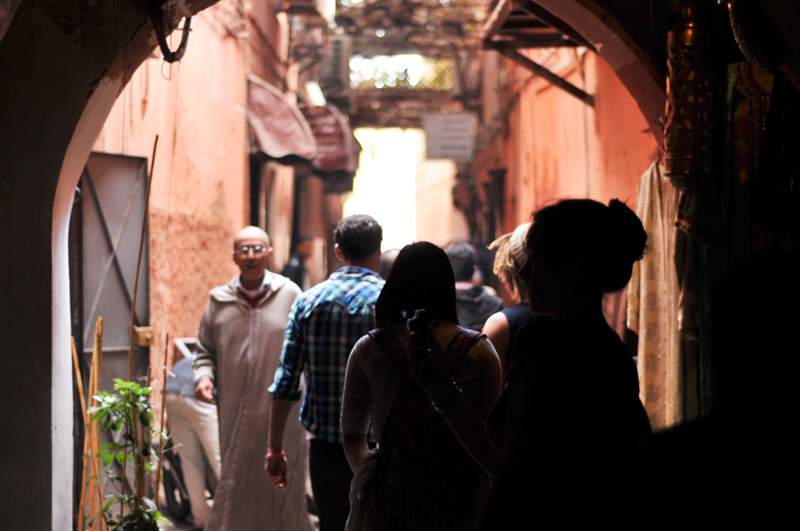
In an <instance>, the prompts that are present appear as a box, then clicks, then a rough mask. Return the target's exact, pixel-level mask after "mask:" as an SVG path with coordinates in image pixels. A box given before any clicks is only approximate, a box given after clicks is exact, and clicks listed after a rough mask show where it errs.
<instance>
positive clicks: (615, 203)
mask: <svg viewBox="0 0 800 531" xmlns="http://www.w3.org/2000/svg"><path fill="white" fill-rule="evenodd" d="M608 213H609V216H610V218H611V219H610V221H611V225H612V227H614V229H615V231H616V232H617V234H619V236H620V238H619V239H618V240H617V241H618V242H619V243H620V245H619V249H618V252H619V253H620V258H621V259H624V260H626V261H628V260H629V261H630V262H631V263H633V262H635V261H637V260H640V259H641V258H642V256H644V251H645V248H646V244H647V232H645V230H644V226H643V225H642V221H641V220H640V219H639V217H638V216H637V215H636V213H635V212H634V211H633V210H631V209H630V208H629V207H628V205H626V204H625V203H623V202H622V201H620V200H619V199H612V200H611V201H609V202H608Z"/></svg>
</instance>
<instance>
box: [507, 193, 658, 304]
mask: <svg viewBox="0 0 800 531" xmlns="http://www.w3.org/2000/svg"><path fill="white" fill-rule="evenodd" d="M646 242H647V233H646V232H645V230H644V228H643V227H642V222H641V221H640V220H639V218H638V217H636V214H635V213H634V212H633V211H632V210H631V209H630V208H628V207H627V206H626V205H625V204H624V203H622V202H621V201H619V200H616V199H614V200H612V201H611V202H610V203H609V204H608V206H606V205H603V204H602V203H598V202H597V201H593V200H590V199H565V200H562V201H559V202H558V203H556V204H554V205H551V206H548V207H545V208H542V209H541V210H539V211H537V212H536V213H535V214H534V216H533V225H531V228H530V229H529V231H528V239H527V248H528V251H529V253H530V256H531V258H530V260H529V263H528V265H527V266H526V267H525V269H524V271H523V272H521V273H520V274H521V276H524V277H525V278H527V279H528V295H529V299H530V300H531V301H532V302H531V309H532V310H533V312H534V313H542V314H545V315H552V316H560V317H566V316H569V315H576V314H580V313H584V312H585V310H587V309H592V310H593V309H595V308H596V309H599V308H600V304H601V302H602V296H603V294H604V293H610V292H614V291H618V290H620V289H622V288H624V287H625V285H626V284H627V283H628V281H629V280H630V278H631V272H632V269H633V263H634V262H636V261H637V260H639V259H640V258H641V257H642V254H643V253H644V250H645V244H646Z"/></svg>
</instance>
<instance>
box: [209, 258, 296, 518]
mask: <svg viewBox="0 0 800 531" xmlns="http://www.w3.org/2000/svg"><path fill="white" fill-rule="evenodd" d="M263 282H264V284H267V285H269V292H268V294H267V296H266V297H265V298H264V299H263V300H261V302H260V303H259V305H258V307H257V308H255V309H253V308H251V307H250V305H249V304H248V303H247V302H246V301H245V300H244V298H243V297H242V295H241V294H240V293H239V289H240V287H241V284H240V283H239V276H238V275H237V276H236V277H235V278H234V279H233V280H232V281H231V282H229V283H228V284H227V285H225V286H217V287H216V288H214V289H213V290H211V300H210V301H209V303H208V306H207V308H206V312H205V315H203V320H202V322H201V323H200V329H199V331H198V332H197V340H198V355H197V359H196V360H195V363H194V375H195V381H197V380H199V379H200V378H202V377H205V376H208V377H210V378H212V380H213V381H214V386H215V389H216V391H217V406H218V411H219V431H220V450H221V455H222V477H221V478H220V481H219V484H218V485H217V490H216V492H215V493H214V506H213V508H212V510H211V514H210V515H209V519H208V524H207V525H206V528H205V529H206V530H207V531H209V530H210V531H215V530H222V531H250V530H260V529H271V530H276V531H277V530H293V531H294V530H305V529H309V527H310V526H309V519H308V511H307V506H306V499H305V483H306V481H305V476H306V468H307V455H308V447H307V441H306V435H305V429H304V428H303V426H302V425H301V424H300V421H299V420H297V419H298V417H299V410H298V408H299V403H298V404H297V405H295V407H294V408H293V410H292V413H291V414H290V417H289V418H290V421H289V422H288V423H287V425H286V434H285V440H286V442H287V444H286V446H287V450H288V449H289V448H291V449H292V451H287V452H286V454H287V458H288V460H289V474H290V476H289V486H288V488H286V489H277V488H275V487H273V486H272V485H271V484H270V482H269V479H268V478H267V476H266V474H265V473H264V455H265V454H266V452H267V436H268V432H269V402H270V396H269V393H268V392H267V389H268V388H269V384H270V383H271V382H272V375H273V374H275V370H276V369H277V367H278V361H279V360H280V355H281V348H282V346H283V338H284V336H285V334H286V324H287V322H288V316H289V309H290V308H291V305H292V303H293V302H294V300H295V298H296V297H297V295H298V294H299V293H300V289H299V288H298V287H297V286H296V285H295V284H294V283H292V282H291V281H289V280H288V279H287V278H285V277H283V276H280V275H277V274H274V273H270V272H269V271H267V273H266V275H265V276H264V281H263ZM291 419H294V420H293V421H292V420H291Z"/></svg>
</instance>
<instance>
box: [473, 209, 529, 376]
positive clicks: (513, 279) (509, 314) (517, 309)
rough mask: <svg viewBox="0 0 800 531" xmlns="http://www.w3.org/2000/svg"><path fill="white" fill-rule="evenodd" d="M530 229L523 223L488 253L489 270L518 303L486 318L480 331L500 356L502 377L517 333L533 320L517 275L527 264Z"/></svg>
mask: <svg viewBox="0 0 800 531" xmlns="http://www.w3.org/2000/svg"><path fill="white" fill-rule="evenodd" d="M530 226H531V224H530V223H523V224H522V225H520V226H519V227H517V228H516V229H514V231H513V232H510V233H508V234H504V235H503V236H500V237H499V238H497V239H496V240H495V241H493V242H492V244H491V245H490V246H489V249H496V254H495V257H494V268H493V269H492V270H493V271H494V274H495V275H497V276H498V277H499V278H500V280H501V281H502V282H503V284H504V285H505V286H506V289H508V291H509V293H511V295H512V296H514V297H515V298H518V299H519V302H518V303H517V304H515V305H513V306H510V307H508V308H506V309H504V310H501V311H499V312H497V313H495V314H493V315H492V316H491V317H489V319H487V320H486V324H485V325H484V327H483V333H484V334H486V336H487V337H488V338H489V339H490V340H491V342H492V344H493V345H494V348H495V350H497V355H498V356H500V365H501V366H502V367H503V374H505V373H506V371H507V370H508V368H509V367H510V366H511V359H512V356H513V352H514V338H515V336H516V334H517V331H518V330H519V329H520V328H522V326H523V325H524V324H526V323H527V322H529V321H530V320H531V319H533V313H531V309H530V306H529V304H528V292H527V290H526V289H525V281H524V280H522V279H521V278H520V277H519V272H520V271H522V268H523V267H525V264H526V263H527V261H528V253H527V251H526V249H525V238H526V236H527V234H528V229H529V228H530Z"/></svg>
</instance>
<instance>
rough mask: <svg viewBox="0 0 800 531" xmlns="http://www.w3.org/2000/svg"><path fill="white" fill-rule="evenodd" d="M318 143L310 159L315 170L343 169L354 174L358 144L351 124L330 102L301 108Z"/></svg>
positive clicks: (359, 147) (331, 171) (325, 172)
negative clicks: (320, 105)
mask: <svg viewBox="0 0 800 531" xmlns="http://www.w3.org/2000/svg"><path fill="white" fill-rule="evenodd" d="M300 110H301V111H302V113H303V115H304V116H305V118H306V120H307V121H308V124H309V125H310V126H311V130H312V131H313V132H314V139H315V140H316V142H317V158H315V159H314V160H313V161H311V165H312V166H313V168H314V170H315V172H316V173H322V174H327V173H333V172H339V171H344V172H347V173H352V174H354V175H355V171H356V168H358V155H359V153H360V152H361V145H360V144H359V143H358V141H356V139H355V137H354V136H353V131H352V130H351V129H350V125H349V124H348V123H347V120H346V119H345V117H344V116H343V115H342V113H341V112H340V111H339V109H337V108H336V107H334V106H333V105H330V104H328V105H325V106H324V107H311V106H308V105H302V106H301V107H300Z"/></svg>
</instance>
